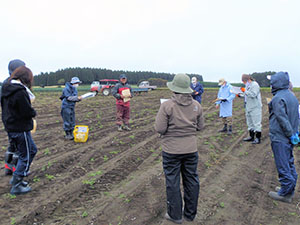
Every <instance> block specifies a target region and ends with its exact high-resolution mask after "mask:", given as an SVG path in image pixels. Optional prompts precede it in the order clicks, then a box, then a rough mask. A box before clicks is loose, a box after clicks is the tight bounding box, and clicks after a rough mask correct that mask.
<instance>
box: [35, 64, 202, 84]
mask: <svg viewBox="0 0 300 225" xmlns="http://www.w3.org/2000/svg"><path fill="white" fill-rule="evenodd" d="M120 74H126V76H127V77H128V82H129V83H130V84H138V83H139V82H141V81H143V80H149V79H150V78H160V79H163V80H167V81H171V80H172V79H173V77H174V74H171V73H156V72H150V71H123V70H110V69H97V68H79V67H78V68H66V69H62V70H58V71H56V72H50V73H41V74H39V75H36V76H34V85H36V86H41V87H44V86H52V85H62V84H64V83H65V82H67V81H70V80H71V78H72V77H75V76H76V77H78V78H79V79H80V80H81V81H82V82H83V84H91V82H93V81H96V80H101V79H117V80H118V79H119V76H120ZM188 75H189V76H190V77H192V76H195V77H197V78H198V80H199V81H203V78H202V75H199V74H188Z"/></svg>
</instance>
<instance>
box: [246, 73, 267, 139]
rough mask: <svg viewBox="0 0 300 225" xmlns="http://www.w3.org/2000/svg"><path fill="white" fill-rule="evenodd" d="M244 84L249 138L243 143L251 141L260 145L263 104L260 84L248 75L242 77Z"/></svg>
mask: <svg viewBox="0 0 300 225" xmlns="http://www.w3.org/2000/svg"><path fill="white" fill-rule="evenodd" d="M242 82H243V83H244V84H245V86H246V90H245V92H244V96H245V110H246V120H247V126H248V131H249V137H247V138H244V139H243V141H249V142H250V141H251V142H252V144H259V143H260V140H261V118H262V103H261V95H260V87H259V84H258V83H257V82H256V81H255V80H254V79H253V78H252V77H251V76H250V75H248V74H243V75H242Z"/></svg>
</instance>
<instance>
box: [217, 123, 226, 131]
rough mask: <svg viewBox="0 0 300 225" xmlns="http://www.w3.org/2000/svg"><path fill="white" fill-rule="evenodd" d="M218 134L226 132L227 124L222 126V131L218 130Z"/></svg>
mask: <svg viewBox="0 0 300 225" xmlns="http://www.w3.org/2000/svg"><path fill="white" fill-rule="evenodd" d="M219 132H227V124H224V127H223V129H221V130H219Z"/></svg>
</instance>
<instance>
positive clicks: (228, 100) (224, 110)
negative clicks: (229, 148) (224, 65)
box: [216, 78, 235, 134]
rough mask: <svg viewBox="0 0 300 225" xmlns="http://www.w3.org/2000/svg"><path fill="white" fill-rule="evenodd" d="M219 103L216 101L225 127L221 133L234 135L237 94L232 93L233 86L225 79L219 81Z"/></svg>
mask: <svg viewBox="0 0 300 225" xmlns="http://www.w3.org/2000/svg"><path fill="white" fill-rule="evenodd" d="M219 86H221V87H220V89H219V92H218V99H219V100H218V101H216V108H217V109H218V108H219V107H220V113H219V116H220V117H221V118H222V121H223V124H224V127H223V129H221V130H219V132H227V134H232V102H233V99H234V98H235V94H233V93H231V89H232V86H231V85H230V84H229V83H228V82H227V81H226V80H225V79H224V78H221V79H220V80H219Z"/></svg>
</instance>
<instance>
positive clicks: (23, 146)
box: [8, 131, 37, 177]
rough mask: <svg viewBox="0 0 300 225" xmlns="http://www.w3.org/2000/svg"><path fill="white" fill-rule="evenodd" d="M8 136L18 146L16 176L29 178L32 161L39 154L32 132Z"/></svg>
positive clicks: (14, 133) (10, 133) (9, 134)
mask: <svg viewBox="0 0 300 225" xmlns="http://www.w3.org/2000/svg"><path fill="white" fill-rule="evenodd" d="M8 136H9V138H10V139H11V141H12V142H13V144H14V145H15V146H16V149H17V154H18V157H19V159H18V163H17V167H16V170H15V172H14V175H16V176H21V177H24V176H27V173H28V171H29V168H30V165H31V163H32V160H33V158H34V156H35V155H36V153H37V148H36V145H35V144H34V142H33V140H32V137H31V134H30V131H28V132H8Z"/></svg>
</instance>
